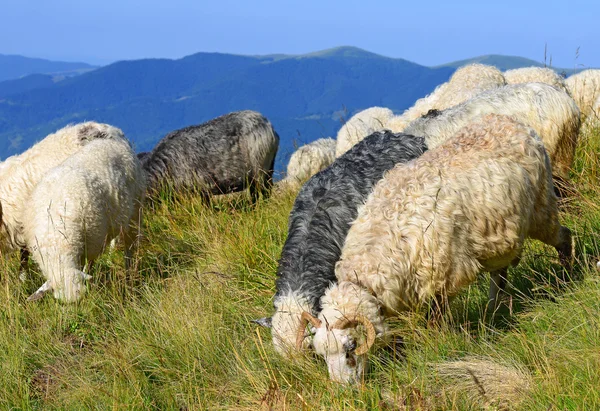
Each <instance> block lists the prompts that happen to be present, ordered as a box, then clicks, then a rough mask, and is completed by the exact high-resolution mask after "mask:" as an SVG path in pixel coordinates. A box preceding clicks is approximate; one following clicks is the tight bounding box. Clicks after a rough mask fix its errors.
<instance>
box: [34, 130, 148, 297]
mask: <svg viewBox="0 0 600 411" xmlns="http://www.w3.org/2000/svg"><path fill="white" fill-rule="evenodd" d="M144 191H145V175H144V171H143V169H142V166H141V164H140V162H139V160H138V159H137V157H136V155H135V153H134V152H133V150H132V149H131V146H130V145H129V143H128V142H127V141H126V140H123V139H119V140H96V141H92V142H90V143H89V144H87V145H86V146H85V147H83V148H82V149H81V150H79V151H78V152H77V153H75V154H73V155H72V156H71V157H69V158H68V159H67V160H65V161H64V162H63V163H62V164H60V165H59V166H57V167H55V168H53V169H52V170H50V171H48V172H47V173H46V175H45V176H44V177H43V178H42V179H41V180H40V182H39V183H38V184H37V185H36V187H35V188H34V190H33V191H32V193H31V196H30V197H29V200H28V207H27V209H26V210H25V211H24V213H23V216H24V219H23V224H24V233H25V244H26V247H27V249H29V250H30V252H31V257H32V258H33V260H34V261H35V262H36V263H37V264H38V265H39V267H40V269H41V271H42V273H43V275H44V277H45V278H46V279H47V281H46V283H45V284H44V285H43V286H42V287H41V288H40V290H38V292H36V293H35V294H33V295H32V296H31V297H30V299H31V300H33V299H37V298H39V297H41V296H42V295H43V294H44V293H45V292H47V291H49V290H53V291H54V296H55V297H56V298H58V299H61V300H64V301H67V302H72V301H76V300H78V299H79V298H80V297H81V295H82V294H83V292H84V291H85V286H84V280H85V279H87V278H89V276H88V275H87V274H85V273H84V272H83V268H84V266H85V265H86V263H91V262H92V261H93V260H94V259H95V258H96V257H98V256H99V255H100V254H101V253H102V252H103V250H104V249H105V247H106V246H107V245H108V243H109V242H110V240H111V239H113V238H115V237H117V236H120V238H121V240H122V242H123V244H124V247H125V253H126V254H125V262H126V266H127V267H129V265H130V256H131V251H132V247H133V245H134V244H135V241H134V240H135V238H136V230H135V226H136V224H137V223H138V220H139V218H140V215H139V213H140V206H141V202H142V199H143V195H144Z"/></svg>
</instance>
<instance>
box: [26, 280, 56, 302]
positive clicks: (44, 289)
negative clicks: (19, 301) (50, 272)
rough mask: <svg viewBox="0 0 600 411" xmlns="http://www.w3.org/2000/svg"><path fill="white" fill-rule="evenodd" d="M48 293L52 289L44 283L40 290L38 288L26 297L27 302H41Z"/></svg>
mask: <svg viewBox="0 0 600 411" xmlns="http://www.w3.org/2000/svg"><path fill="white" fill-rule="evenodd" d="M49 291H52V287H51V286H50V284H49V283H48V282H47V281H46V282H45V283H44V284H42V286H41V287H40V288H38V290H37V291H36V292H35V293H33V294H31V295H30V296H29V297H27V301H28V302H31V301H38V300H41V299H42V298H43V297H44V296H45V295H46V294H47V293H48V292H49Z"/></svg>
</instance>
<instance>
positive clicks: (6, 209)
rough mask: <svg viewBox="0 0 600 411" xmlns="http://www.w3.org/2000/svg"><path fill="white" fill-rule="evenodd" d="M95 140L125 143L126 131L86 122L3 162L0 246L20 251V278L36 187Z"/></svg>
mask: <svg viewBox="0 0 600 411" xmlns="http://www.w3.org/2000/svg"><path fill="white" fill-rule="evenodd" d="M96 139H116V140H124V139H125V136H124V135H123V132H122V131H121V130H120V129H118V128H116V127H113V126H110V125H108V124H100V123H95V122H91V121H90V122H86V123H81V124H76V125H68V126H66V127H64V128H62V129H60V130H58V131H57V132H56V133H53V134H50V135H48V136H47V137H46V138H44V139H43V140H41V141H40V142H38V143H36V144H35V145H34V146H33V147H31V148H30V149H28V150H27V151H25V152H24V153H22V154H19V155H16V156H12V157H9V158H8V159H6V160H5V161H4V162H2V163H0V203H1V207H2V225H1V227H0V247H1V248H2V249H3V250H4V251H12V250H16V249H21V278H22V279H24V278H25V268H26V266H27V260H28V252H27V250H26V248H25V238H24V233H23V216H22V213H23V211H24V210H25V209H27V208H28V207H29V206H30V204H29V201H28V200H29V196H30V195H31V192H32V190H33V189H34V187H35V186H36V184H37V183H38V182H39V181H40V180H41V179H42V177H43V176H44V175H45V174H46V173H47V172H48V170H50V169H51V168H53V167H56V166H57V165H59V164H61V163H62V162H63V161H65V160H66V159H67V158H68V157H70V156H71V155H72V154H74V153H76V152H77V151H79V150H80V149H81V148H82V147H83V146H85V145H86V144H88V143H90V142H91V141H94V140H96Z"/></svg>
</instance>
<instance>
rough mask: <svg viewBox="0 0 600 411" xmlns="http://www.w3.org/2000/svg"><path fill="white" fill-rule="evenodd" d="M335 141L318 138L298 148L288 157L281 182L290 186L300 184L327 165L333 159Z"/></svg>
mask: <svg viewBox="0 0 600 411" xmlns="http://www.w3.org/2000/svg"><path fill="white" fill-rule="evenodd" d="M335 145H336V141H335V140H334V139H332V138H320V139H318V140H315V141H313V142H312V143H309V144H306V145H303V146H302V147H300V148H298V150H296V151H295V152H294V154H292V157H290V162H289V163H288V166H287V176H286V178H285V179H284V180H282V183H284V184H289V185H290V186H294V187H295V186H298V185H302V184H303V183H304V182H305V181H307V180H308V179H309V178H311V177H312V176H313V175H315V174H317V173H318V172H319V171H321V170H323V169H324V168H326V167H328V166H329V165H330V164H331V163H333V161H334V160H335Z"/></svg>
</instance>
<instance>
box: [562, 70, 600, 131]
mask: <svg viewBox="0 0 600 411" xmlns="http://www.w3.org/2000/svg"><path fill="white" fill-rule="evenodd" d="M565 84H566V85H567V88H568V89H569V91H570V92H571V96H573V99H575V102H576V103H577V105H578V106H579V110H581V117H582V120H583V121H584V123H583V124H584V125H585V129H586V130H588V129H589V128H590V127H593V126H594V125H597V124H598V123H599V122H600V70H599V69H592V70H584V71H582V72H580V73H577V74H573V75H572V76H570V77H568V78H567V79H566V80H565Z"/></svg>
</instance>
